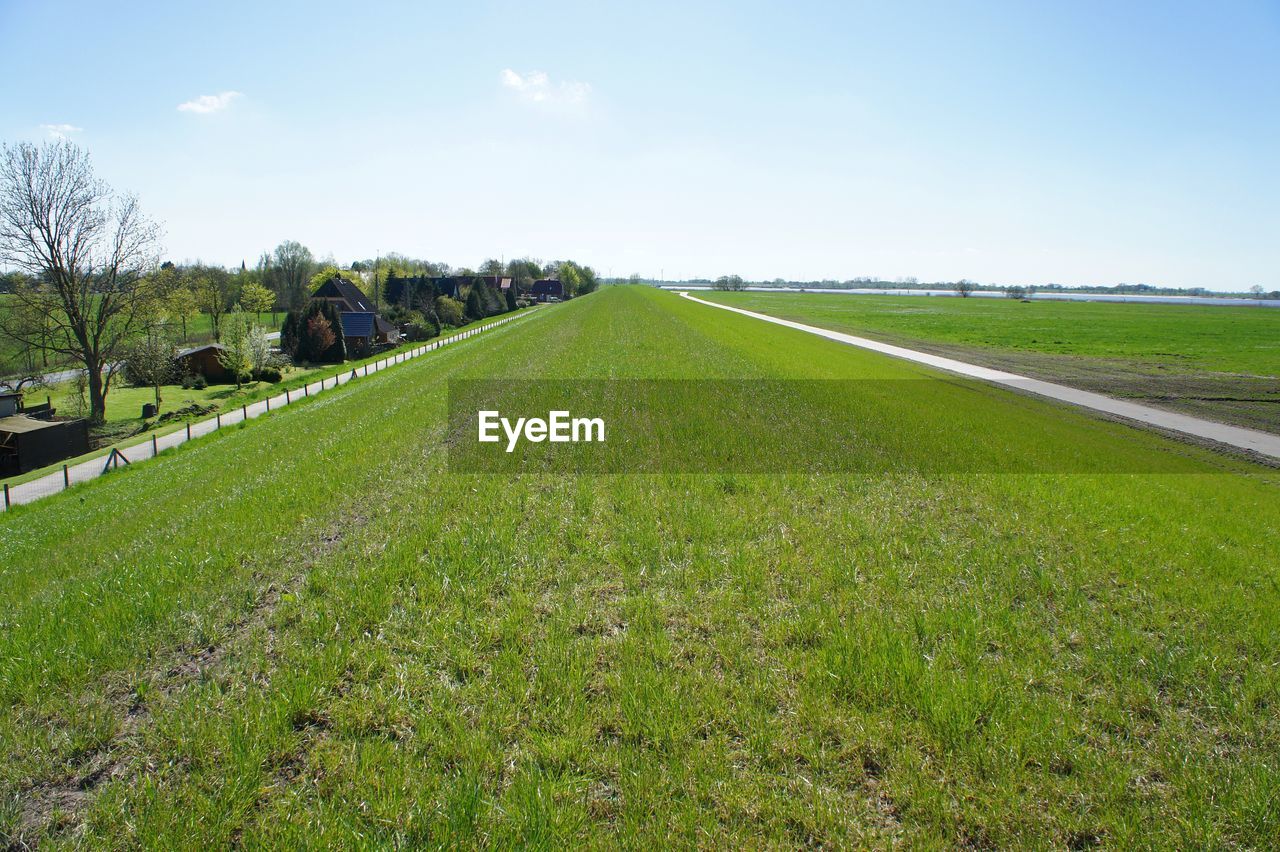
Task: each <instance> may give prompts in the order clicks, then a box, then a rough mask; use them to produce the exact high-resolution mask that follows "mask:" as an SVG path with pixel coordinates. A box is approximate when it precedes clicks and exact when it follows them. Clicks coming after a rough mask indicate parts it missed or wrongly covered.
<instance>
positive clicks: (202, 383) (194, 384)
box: [191, 373, 209, 390]
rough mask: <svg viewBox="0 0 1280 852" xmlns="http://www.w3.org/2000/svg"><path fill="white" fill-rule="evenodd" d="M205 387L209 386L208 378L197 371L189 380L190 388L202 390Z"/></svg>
mask: <svg viewBox="0 0 1280 852" xmlns="http://www.w3.org/2000/svg"><path fill="white" fill-rule="evenodd" d="M207 387H209V380H208V379H206V378H205V377H204V376H203V375H202V374H199V373H197V374H196V376H195V377H194V378H193V379H192V380H191V388H192V389H193V390H204V389H205V388H207Z"/></svg>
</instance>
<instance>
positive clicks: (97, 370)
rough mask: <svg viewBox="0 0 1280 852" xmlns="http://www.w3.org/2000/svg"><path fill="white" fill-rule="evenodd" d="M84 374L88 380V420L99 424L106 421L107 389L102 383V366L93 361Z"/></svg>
mask: <svg viewBox="0 0 1280 852" xmlns="http://www.w3.org/2000/svg"><path fill="white" fill-rule="evenodd" d="M85 372H86V373H87V374H88V379H89V419H90V420H92V421H93V422H94V423H101V422H103V421H104V420H106V419H107V388H106V386H105V385H104V384H103V382H102V365H101V364H99V363H98V362H97V361H94V362H93V363H92V364H90V365H88V366H87V367H86V370H85Z"/></svg>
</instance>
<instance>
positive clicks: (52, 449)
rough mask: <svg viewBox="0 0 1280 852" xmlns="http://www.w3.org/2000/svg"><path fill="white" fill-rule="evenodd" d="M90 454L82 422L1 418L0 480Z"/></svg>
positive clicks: (14, 417)
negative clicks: (2, 477) (3, 477)
mask: <svg viewBox="0 0 1280 852" xmlns="http://www.w3.org/2000/svg"><path fill="white" fill-rule="evenodd" d="M87 452H89V424H88V422H87V421H85V420H36V419H35V418H34V417H27V416H25V415H22V414H14V415H11V416H9V417H0V476H14V475H16V474H19V473H26V472H27V471H29V470H35V469H36V468H38V467H44V466H45V465H47V464H54V463H55V462H60V461H62V460H63V459H69V458H71V457H73V456H78V455H82V454H84V453H87Z"/></svg>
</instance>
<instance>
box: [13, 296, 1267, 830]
mask: <svg viewBox="0 0 1280 852" xmlns="http://www.w3.org/2000/svg"><path fill="white" fill-rule="evenodd" d="M930 375H931V374H929V373H928V372H927V371H925V370H923V369H920V368H917V367H914V366H912V365H909V364H904V363H900V362H896V361H892V360H889V359H885V358H882V357H879V356H876V355H873V354H871V353H867V352H862V351H859V350H856V349H853V348H850V347H844V346H840V345H838V344H834V343H831V342H829V341H824V340H821V339H819V338H816V337H813V336H811V335H804V334H801V333H798V332H794V331H791V330H788V329H783V328H779V327H775V326H770V325H767V324H764V323H761V322H759V321H756V320H751V319H748V318H744V317H738V316H733V315H730V314H728V313H726V312H722V311H716V310H714V309H711V308H707V307H704V306H699V305H695V304H693V303H689V302H686V301H683V300H680V299H679V298H678V297H676V296H674V295H672V294H667V293H661V292H656V291H652V290H649V289H643V288H607V289H606V290H604V291H602V292H601V293H598V294H596V295H593V296H591V297H588V298H584V299H580V300H574V301H571V302H569V303H567V304H565V305H563V306H560V307H558V308H557V309H556V310H555V311H548V312H547V313H546V314H545V315H543V316H541V317H539V318H537V319H536V320H534V321H531V322H522V323H517V324H514V325H512V326H508V327H504V328H502V329H498V330H495V331H494V332H492V333H491V334H489V335H485V336H482V337H480V338H477V339H475V340H473V341H469V342H467V343H464V344H461V345H458V346H456V347H449V348H446V349H444V350H441V351H440V352H438V353H433V354H432V355H430V356H427V357H425V358H422V359H418V360H416V361H413V362H410V363H408V364H406V365H403V366H400V367H397V368H396V369H394V370H389V371H386V372H385V373H380V374H377V375H375V376H372V377H370V378H369V379H367V380H362V381H360V382H353V383H351V384H349V385H346V386H344V387H342V388H341V389H338V390H335V391H332V392H330V393H327V394H325V395H323V396H319V397H316V398H314V399H312V400H310V401H308V402H305V403H302V404H300V405H298V406H293V407H290V408H288V409H285V410H282V411H280V412H276V413H274V414H272V415H270V416H268V417H266V418H264V419H263V420H261V421H260V422H257V423H254V424H253V425H251V426H248V427H246V428H244V429H239V430H230V431H229V432H227V433H224V434H220V435H217V436H212V437H210V438H207V439H200V440H198V441H195V442H193V443H192V444H190V445H187V446H186V447H184V448H183V449H181V450H179V451H177V452H171V453H166V454H163V455H162V456H161V457H160V458H159V459H157V460H155V461H153V462H147V463H144V464H140V465H135V466H131V467H129V468H126V469H124V470H122V471H121V472H119V473H113V474H111V475H109V476H106V477H103V478H101V479H99V480H95V481H94V482H92V483H89V484H87V485H85V486H77V487H75V488H72V489H71V490H70V491H68V492H66V493H65V494H61V495H57V496H55V497H52V498H50V499H48V500H45V501H41V502H40V503H37V504H33V505H31V506H26V507H18V508H17V509H16V510H15V511H13V512H12V513H6V514H5V515H3V516H0V566H3V567H0V572H2V576H3V583H0V613H2V615H0V698H2V700H0V706H3V707H4V708H5V710H4V711H3V714H2V715H0V779H2V780H0V802H3V803H4V804H3V805H2V806H0V826H3V830H4V831H5V832H6V833H7V834H8V835H9V839H10V840H17V839H22V840H29V841H39V842H42V843H47V844H49V845H62V844H66V845H73V844H77V843H85V842H87V843H89V844H91V845H104V846H122V845H143V846H155V847H176V846H182V847H187V846H196V845H199V846H225V845H229V844H233V843H234V844H243V845H246V846H273V847H280V846H286V847H295V846H303V845H309V846H339V845H342V846H355V845H360V846H370V845H388V846H389V845H402V846H424V845H425V846H449V845H460V846H472V845H486V846H496V847H505V846H511V845H517V844H522V845H531V846H543V847H561V846H564V845H566V844H573V845H589V846H599V847H606V846H607V847H611V848H612V847H616V846H628V847H636V848H641V847H643V848H651V847H654V846H667V845H689V846H692V845H701V846H717V847H727V848H741V847H744V846H751V847H758V846H779V845H786V846H799V845H831V846H857V845H887V844H888V843H889V842H891V841H895V840H896V841H901V842H903V843H905V844H907V845H911V846H926V847H927V846H954V845H963V844H973V845H982V846H994V847H1026V846H1035V847H1039V846H1050V845H1058V846H1063V845H1077V846H1078V845H1084V844H1087V843H1091V842H1093V841H1094V840H1097V839H1101V840H1103V841H1105V842H1106V843H1108V844H1111V845H1115V846H1119V847H1125V846H1152V847H1165V848H1188V847H1218V846H1233V845H1238V846H1255V847H1266V846H1269V845H1271V844H1272V843H1273V841H1274V839H1275V837H1276V836H1277V835H1278V834H1280V810H1278V809H1277V807H1276V805H1277V800H1276V792H1275V783H1274V779H1275V773H1276V770H1277V767H1276V761H1277V755H1278V754H1280V721H1278V720H1280V715H1278V714H1277V713H1276V712H1275V709H1276V706H1277V699H1280V650H1277V649H1280V565H1278V564H1277V561H1278V560H1277V554H1278V553H1280V523H1278V522H1280V500H1278V499H1277V496H1280V495H1278V491H1277V489H1278V487H1280V483H1278V482H1277V478H1276V474H1275V473H1274V472H1271V471H1268V470H1265V469H1262V468H1257V467H1252V466H1249V465H1247V464H1245V463H1243V462H1236V461H1232V460H1229V459H1223V458H1220V457H1217V456H1214V455H1212V454H1210V453H1207V452H1204V451H1201V450H1198V449H1196V448H1194V447H1186V446H1183V445H1180V444H1176V443H1173V442H1170V441H1168V440H1166V439H1163V438H1160V437H1158V436H1155V435H1150V434H1146V433H1141V432H1137V431H1134V430H1131V429H1128V428H1127V427H1123V426H1119V425H1116V424H1110V423H1104V422H1100V421H1095V420H1091V419H1089V418H1087V417H1085V416H1084V415H1081V414H1078V413H1076V412H1073V411H1070V410H1067V409H1064V408H1060V407H1057V406H1052V405H1050V404H1048V403H1042V402H1038V401H1036V400H1032V399H1028V398H1024V397H1018V396H1015V395H1012V394H1006V393H1002V392H999V391H995V390H992V389H984V388H980V387H976V386H971V385H963V384H956V383H953V382H951V381H949V380H943V381H928V380H925V379H928V378H929V377H930ZM484 377H518V378H529V377H540V378H594V379H608V378H726V379H731V378H752V379H760V378H768V379H785V378H812V379H866V378H877V379H913V380H917V381H913V382H911V383H910V385H911V386H913V387H915V392H914V393H902V394H898V395H883V396H880V397H878V398H876V399H875V404H874V405H872V406H867V405H864V404H863V403H864V402H865V400H860V399H858V398H850V399H849V401H848V405H849V413H850V417H851V418H852V417H853V416H854V415H855V414H856V415H857V416H858V417H870V418H874V420H873V422H872V424H871V425H872V426H873V427H875V428H869V429H868V431H867V432H866V434H868V435H872V436H875V435H879V434H884V433H883V432H881V431H879V428H880V424H883V423H896V424H898V425H899V427H900V428H901V429H902V430H905V431H907V432H909V433H914V434H920V435H927V434H929V433H930V431H931V430H934V429H942V430H943V431H945V430H946V429H947V428H948V424H949V423H951V422H954V421H955V420H957V419H958V420H959V421H960V422H966V423H968V422H985V423H986V426H987V429H988V430H989V431H991V432H993V433H1000V432H1001V431H1002V430H1003V429H1004V427H1005V426H1006V425H1007V424H1016V425H1017V426H1018V427H1019V430H1018V431H1017V432H1016V433H1010V434H1009V435H1008V436H1007V441H1008V442H1009V443H1010V444H1013V443H1017V444H1018V445H1020V446H1022V447H1023V448H1024V452H1028V453H1038V454H1040V455H1041V457H1042V458H1041V460H1042V462H1043V463H1044V464H1045V466H1046V467H1052V466H1053V465H1055V464H1060V463H1064V462H1067V461H1072V460H1075V459H1078V457H1079V455H1080V454H1085V455H1086V456H1088V457H1090V458H1093V459H1095V460H1101V461H1103V462H1106V461H1108V460H1111V461H1114V462H1115V464H1116V465H1117V466H1125V465H1130V466H1132V465H1134V464H1138V465H1139V466H1141V464H1142V463H1150V464H1151V466H1153V467H1158V466H1161V465H1163V464H1164V463H1166V461H1167V460H1168V459H1175V460H1176V465H1177V466H1178V467H1180V468H1181V469H1184V470H1187V471H1188V472H1186V473H1181V474H1160V475H1154V474H1153V475H1135V474H1125V475H1119V474H1109V475H1107V474H1095V475H1079V474H1077V475H1047V474H1040V475H1025V474H1024V475H1009V474H998V473H988V474H980V475H968V476H958V475H933V476H923V475H919V474H911V473H906V474H899V475H893V476H887V475H886V476H850V475H808V474H791V475H772V476H770V475H751V476H748V475H741V474H731V473H719V474H708V475H688V474H683V475H682V474H674V473H668V474H653V475H616V476H614V475H595V476H577V477H575V476H566V475H553V474H545V473H541V474H539V473H525V474H521V475H509V476H507V475H504V476H499V475H461V474H456V473H450V472H449V470H448V469H447V468H446V466H445V458H444V451H443V446H442V443H443V440H444V438H445V433H446V424H445V412H446V392H445V387H446V382H447V380H449V379H456V378H484ZM902 384H903V386H904V387H905V386H906V385H907V383H905V382H904V383H902ZM878 386H879V384H877V383H866V387H867V388H869V389H872V388H875V387H878ZM800 414H801V415H803V412H800ZM1028 424H1029V425H1030V426H1031V427H1035V426H1036V425H1037V424H1039V425H1042V426H1044V427H1045V428H1046V429H1049V433H1048V434H1051V435H1052V436H1053V440H1045V439H1042V438H1041V436H1040V432H1039V431H1037V430H1036V429H1035V428H1025V427H1026V426H1027V425H1028ZM1050 426H1051V427H1052V428H1051V429H1050ZM702 428H703V430H704V431H705V432H707V433H708V434H710V433H712V432H713V431H714V430H716V429H717V428H718V427H717V425H716V424H714V423H712V422H710V419H708V420H707V421H706V422H704V423H703V424H702ZM720 434H722V436H723V437H722V438H721V440H722V441H724V442H727V443H730V444H733V445H735V446H740V447H746V448H749V447H751V446H752V445H753V444H754V443H755V442H758V441H759V440H760V439H761V436H760V435H758V434H752V432H751V431H749V430H747V431H737V430H733V429H730V430H728V431H723V430H721V433H720ZM1071 438H1075V439H1078V440H1077V442H1076V443H1077V444H1078V445H1075V446H1073V445H1071V443H1070V442H1069V441H1068V442H1067V443H1064V440H1066V439H1071ZM16 532H20V533H21V534H20V535H19V534H14V533H16Z"/></svg>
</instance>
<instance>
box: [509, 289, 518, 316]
mask: <svg viewBox="0 0 1280 852" xmlns="http://www.w3.org/2000/svg"><path fill="white" fill-rule="evenodd" d="M517 307H518V306H517V305H516V285H515V283H514V282H513V283H512V285H511V286H510V287H508V288H507V311H508V312H510V311H514V310H515V309H516V308H517Z"/></svg>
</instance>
